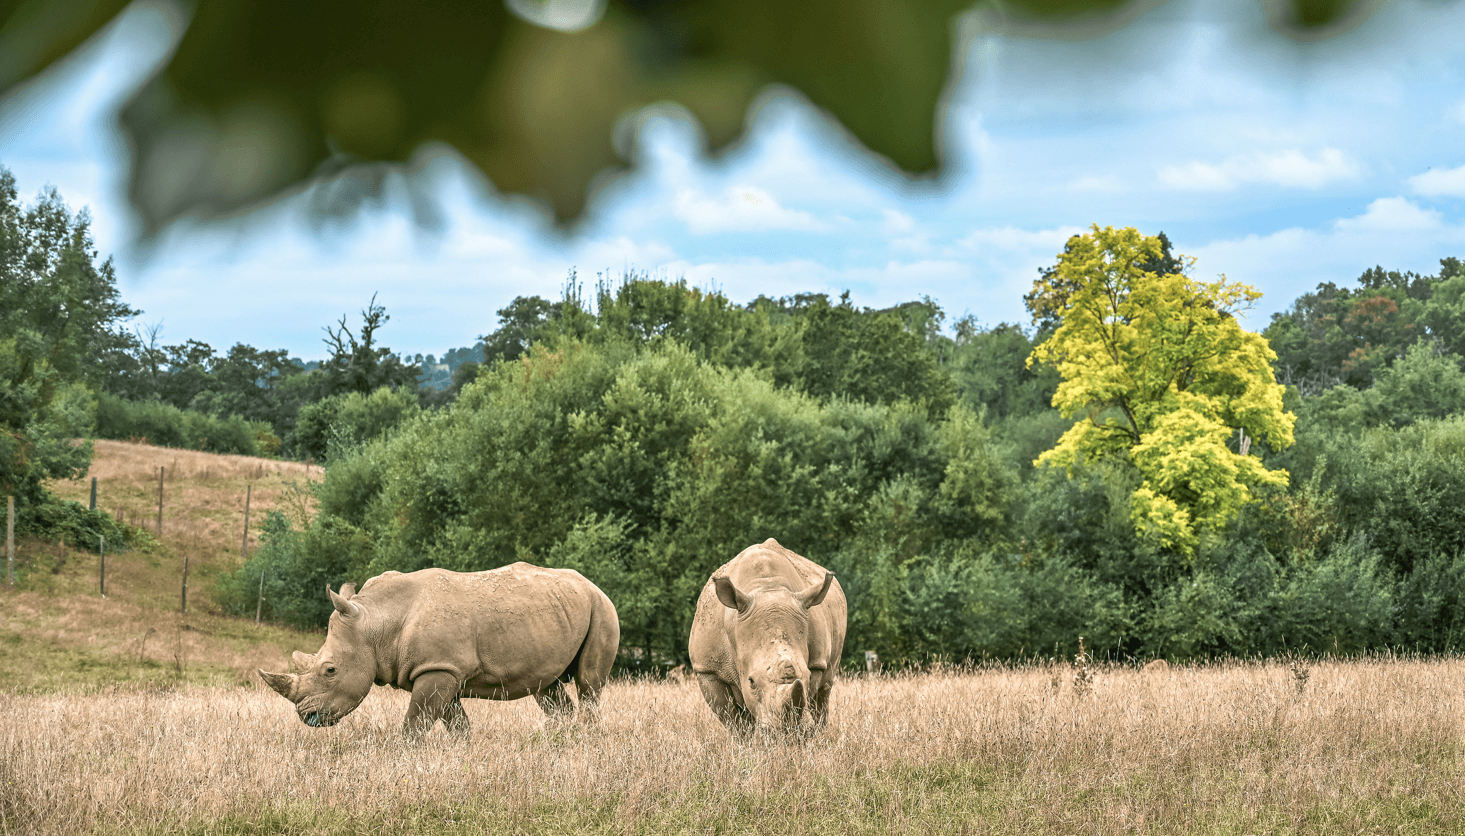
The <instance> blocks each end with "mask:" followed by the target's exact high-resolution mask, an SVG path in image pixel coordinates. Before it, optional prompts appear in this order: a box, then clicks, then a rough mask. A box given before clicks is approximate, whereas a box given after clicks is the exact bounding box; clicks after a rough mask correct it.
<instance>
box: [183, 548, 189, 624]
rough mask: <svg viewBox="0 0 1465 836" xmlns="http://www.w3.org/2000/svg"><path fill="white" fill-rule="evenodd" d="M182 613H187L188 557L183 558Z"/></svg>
mask: <svg viewBox="0 0 1465 836" xmlns="http://www.w3.org/2000/svg"><path fill="white" fill-rule="evenodd" d="M183 612H185V613H186V612H188V555H186V554H185V555H184V556H183Z"/></svg>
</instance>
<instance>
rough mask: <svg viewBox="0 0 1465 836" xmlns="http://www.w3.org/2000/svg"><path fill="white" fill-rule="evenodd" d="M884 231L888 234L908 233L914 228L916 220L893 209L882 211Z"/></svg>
mask: <svg viewBox="0 0 1465 836" xmlns="http://www.w3.org/2000/svg"><path fill="white" fill-rule="evenodd" d="M883 214H884V217H885V231H886V232H890V233H901V232H910V231H911V230H913V229H915V228H916V219H915V218H912V217H911V216H910V215H907V214H906V213H904V212H900V211H897V210H895V209H885V210H883Z"/></svg>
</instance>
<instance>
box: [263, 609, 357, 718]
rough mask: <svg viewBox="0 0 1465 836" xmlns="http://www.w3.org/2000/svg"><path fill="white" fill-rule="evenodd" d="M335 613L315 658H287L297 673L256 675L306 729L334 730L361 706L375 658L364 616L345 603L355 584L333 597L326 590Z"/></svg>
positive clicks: (306, 654) (265, 672) (306, 655)
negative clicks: (287, 703) (286, 702)
mask: <svg viewBox="0 0 1465 836" xmlns="http://www.w3.org/2000/svg"><path fill="white" fill-rule="evenodd" d="M326 594H327V595H329V596H330V598H331V603H332V604H333V605H335V608H336V611H335V612H334V613H332V614H331V623H330V629H329V630H328V631H327V633H326V643H325V644H324V645H322V646H321V649H320V652H318V653H316V654H315V655H313V656H312V655H310V654H308V653H301V652H299V651H296V652H295V654H294V656H293V658H294V660H295V667H296V668H297V669H298V670H299V673H269V672H268V671H264V670H261V671H260V672H259V675H260V677H261V678H262V679H264V681H265V684H267V685H269V686H270V687H271V688H273V689H275V691H277V692H279V694H280V696H282V697H284V698H285V699H287V700H289V701H290V702H293V703H295V711H296V713H298V714H299V715H300V719H301V721H303V722H304V723H305V724H306V725H307V726H331V725H335V723H336V722H337V721H339V720H340V719H341V718H342V717H345V716H346V715H347V714H350V713H351V712H352V711H354V710H355V709H356V706H358V705H360V704H361V701H362V700H363V699H365V698H366V695H367V694H368V693H369V692H370V691H371V684H372V681H373V680H374V679H375V677H376V654H375V653H374V652H373V650H372V646H371V644H370V643H369V642H368V641H367V638H366V636H365V635H363V633H362V630H361V622H362V620H363V618H364V617H365V612H364V610H363V608H362V606H361V604H359V603H357V602H356V601H353V600H351V598H352V596H354V595H355V594H356V585H355V584H351V583H348V584H342V586H341V594H339V595H337V594H336V593H334V592H332V591H331V587H330V586H329V585H327V586H326Z"/></svg>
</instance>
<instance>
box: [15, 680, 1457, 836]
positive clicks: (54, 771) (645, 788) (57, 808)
mask: <svg viewBox="0 0 1465 836" xmlns="http://www.w3.org/2000/svg"><path fill="white" fill-rule="evenodd" d="M1462 674H1465V663H1462V662H1460V661H1455V660H1435V661H1419V660H1414V661H1401V660H1386V659H1375V660H1365V661H1354V662H1329V663H1320V664H1314V665H1313V666H1312V667H1311V669H1310V677H1309V680H1308V682H1307V685H1306V688H1305V689H1304V691H1303V693H1302V694H1301V695H1299V694H1298V691H1297V686H1296V684H1295V678H1294V677H1293V675H1292V673H1291V672H1290V671H1289V670H1288V668H1287V667H1286V666H1284V665H1281V664H1254V665H1252V664H1248V665H1225V666H1216V667H1208V668H1199V669H1185V668H1174V669H1172V670H1171V671H1169V672H1162V673H1159V674H1155V673H1141V672H1139V671H1134V670H1127V669H1122V670H1100V671H1099V672H1098V674H1097V676H1096V677H1095V678H1094V680H1093V681H1092V683H1091V689H1090V692H1089V694H1088V695H1087V696H1083V697H1080V696H1077V695H1075V694H1074V692H1073V688H1072V684H1071V681H1070V679H1068V678H1066V677H1060V678H1059V687H1058V688H1057V690H1055V689H1054V687H1053V676H1052V672H1051V671H1049V670H1044V669H1037V668H1030V669H1025V670H1017V671H989V672H977V673H950V672H945V673H943V672H937V673H926V674H921V675H915V676H910V677H897V678H874V679H847V680H844V681H842V682H841V683H839V685H838V686H837V687H836V690H835V692H834V705H833V716H832V719H831V724H830V726H829V728H828V729H827V730H826V731H825V732H824V733H823V734H822V735H820V736H819V737H817V738H815V739H814V740H813V741H812V742H810V743H808V744H807V745H795V744H766V743H755V744H751V745H739V744H736V743H734V742H733V741H731V740H730V739H729V737H728V735H727V734H726V733H725V732H724V731H723V729H722V728H721V726H720V725H718V724H717V723H716V722H715V721H714V719H713V718H712V716H711V714H710V712H709V711H708V710H707V708H706V706H705V705H704V704H703V702H702V700H701V697H700V694H699V693H698V691H697V688H696V686H695V685H691V684H688V685H672V684H668V683H659V682H646V681H620V682H615V683H612V684H611V686H610V687H608V689H607V691H606V693H605V700H604V709H603V712H602V718H601V722H600V724H599V725H598V726H596V727H591V728H586V727H583V726H580V725H575V724H571V725H565V726H548V727H547V726H546V724H545V720H544V719H543V717H542V716H541V715H540V713H539V711H538V709H537V708H536V707H535V706H534V704H533V703H532V702H531V701H519V702H515V703H490V702H482V701H469V702H468V712H469V715H470V718H471V720H472V723H473V732H472V736H471V740H457V739H452V738H449V737H447V736H446V735H444V734H443V732H442V730H441V729H438V730H437V731H435V732H434V733H433V735H432V736H431V737H430V738H429V739H428V741H427V742H426V743H424V744H421V745H417V746H409V745H407V744H405V743H404V742H403V741H402V740H401V738H400V735H399V724H400V722H401V718H402V714H403V711H404V710H405V705H406V695H405V694H403V693H401V692H396V691H389V690H386V689H376V690H375V691H374V692H373V693H372V694H371V695H370V696H369V697H368V698H367V700H366V702H365V703H363V705H362V707H361V708H360V709H358V710H357V712H356V713H355V714H353V715H351V716H350V717H348V718H347V719H346V720H344V721H343V722H342V723H341V724H340V725H338V726H336V727H334V728H331V729H310V728H306V727H305V726H303V725H302V724H301V723H300V721H299V720H298V719H296V717H295V715H294V713H293V711H292V710H291V707H290V706H289V705H288V704H287V703H286V702H285V701H284V700H282V699H281V698H279V697H278V696H276V695H275V694H273V693H272V692H269V691H266V690H263V689H250V690H246V689H221V688H198V687H188V688H183V689H179V690H176V691H171V692H117V693H107V694H97V695H93V696H85V697H83V696H16V697H11V698H9V699H6V700H5V701H4V722H3V724H0V828H4V829H5V831H4V832H8V833H67V834H69V833H89V832H102V833H114V832H127V833H133V832H139V833H141V832H146V833H166V832H193V833H253V832H290V833H302V834H304V833H356V832H360V833H403V834H406V833H414V834H415V833H437V832H446V833H484V832H503V833H563V832H576V833H580V832H593V833H662V832H666V833H714V832H727V833H745V832H746V833H799V834H802V833H821V834H822V833H875V832H879V833H892V832H894V833H927V832H970V833H1013V834H1017V833H1024V834H1027V833H1065V834H1067V833H1073V834H1078V833H1155V834H1162V833H1163V834H1171V833H1275V832H1295V833H1304V832H1305V833H1349V834H1355V833H1368V832H1390V833H1393V832H1416V833H1417V832H1451V833H1458V832H1461V831H1462V829H1465V816H1462V815H1461V810H1462V806H1461V796H1462V789H1465V781H1462V772H1461V757H1460V754H1461V739H1462V733H1465V722H1462V713H1461V709H1462V704H1461V692H1460V683H1461V675H1462Z"/></svg>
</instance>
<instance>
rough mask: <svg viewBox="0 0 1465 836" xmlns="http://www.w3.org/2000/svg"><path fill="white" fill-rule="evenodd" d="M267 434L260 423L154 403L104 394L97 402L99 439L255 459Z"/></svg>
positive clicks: (155, 401) (158, 402)
mask: <svg viewBox="0 0 1465 836" xmlns="http://www.w3.org/2000/svg"><path fill="white" fill-rule="evenodd" d="M269 432H270V426H269V424H266V423H264V422H263V421H246V420H244V419H243V418H240V417H238V416H230V417H228V418H219V417H217V416H214V415H208V414H206V413H203V412H196V411H194V410H191V409H189V410H185V409H179V408H178V407H176V406H173V405H172V404H167V403H163V402H162V401H157V400H149V401H126V400H123V399H121V398H119V397H117V396H115V395H109V394H106V393H103V394H102V395H100V396H99V397H98V400H97V437H99V438H111V439H118V440H122V441H126V440H129V439H134V438H142V439H146V440H147V441H148V442H149V443H151V444H157V445H159V446H162V447H179V448H184V449H189V450H204V451H206V452H209V453H235V454H239V455H245V456H258V455H260V454H261V452H262V451H261V450H260V447H259V441H260V439H261V438H263V437H267V436H269Z"/></svg>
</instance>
